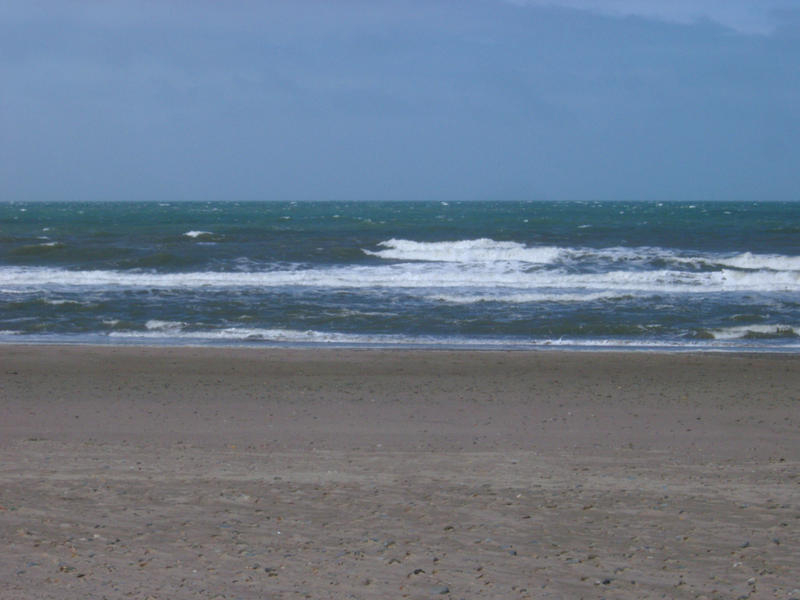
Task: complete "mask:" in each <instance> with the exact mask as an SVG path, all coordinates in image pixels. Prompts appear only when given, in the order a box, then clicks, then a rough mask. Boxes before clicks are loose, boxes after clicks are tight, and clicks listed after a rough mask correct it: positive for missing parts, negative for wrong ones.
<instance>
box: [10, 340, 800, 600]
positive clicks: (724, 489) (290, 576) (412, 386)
mask: <svg viewBox="0 0 800 600" xmlns="http://www.w3.org/2000/svg"><path fill="white" fill-rule="evenodd" d="M798 390H800V357H798V356H796V355H793V354H769V355H768V354H761V353H756V354H718V353H706V352H702V353H672V352H668V353H652V352H626V353H611V352H561V351H559V352H537V351H533V352H522V351H493V350H480V351H458V350H457V351H451V350H437V351H433V352H431V351H428V350H427V349H425V350H413V351H410V350H402V349H382V350H377V349H350V350H344V349H337V348H303V349H267V348H258V349H253V348H229V347H211V348H210V347H185V346H181V347H164V346H155V347H143V346H103V345H99V346H77V345H76V346H63V345H54V346H45V345H0V407H2V411H3V417H4V418H3V419H2V422H0V450H1V451H2V453H3V457H4V460H3V462H2V465H0V536H2V538H3V539H4V540H7V544H6V547H5V548H4V550H3V551H2V552H0V580H2V581H4V582H6V586H7V590H6V591H5V592H4V594H6V595H5V596H4V598H6V597H8V598H9V600H33V599H34V598H36V599H37V600H38V599H42V598H53V599H55V598H58V599H59V600H73V599H75V600H77V599H78V598H86V597H102V596H104V595H105V596H107V597H122V596H125V595H131V596H134V597H142V598H147V597H152V598H156V599H162V598H171V599H173V598H174V599H179V600H180V599H183V598H187V599H188V598H196V597H208V598H214V597H217V598H244V599H251V598H252V599H254V600H255V599H256V598H264V597H275V598H293V597H298V596H299V597H303V596H310V597H313V598H322V597H337V598H338V597H353V598H363V599H382V598H397V597H408V598H412V599H420V600H422V599H423V598H430V597H432V596H439V595H441V596H442V597H445V598H454V599H455V598H480V597H486V598H497V597H503V598H536V599H538V598H563V597H581V596H583V597H599V596H607V597H615V598H622V599H631V600H632V599H634V598H642V597H661V596H665V597H671V598H687V599H689V598H692V599H697V598H703V597H705V598H708V599H712V598H720V599H721V598H730V597H734V598H738V597H743V596H747V595H750V596H751V597H777V598H790V597H794V596H796V595H798V594H800V591H798V588H800V583H798V581H797V578H796V565H797V564H798V563H800V527H798V526H797V524H798V523H800V502H798V500H797V498H798V495H797V490H798V485H800V392H798ZM445 589H446V590H447V591H446V592H444V590H445Z"/></svg>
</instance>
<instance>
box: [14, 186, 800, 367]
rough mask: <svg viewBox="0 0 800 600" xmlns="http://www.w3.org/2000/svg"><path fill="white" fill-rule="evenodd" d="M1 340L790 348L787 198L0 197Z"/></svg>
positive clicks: (797, 247) (794, 275)
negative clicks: (243, 200)
mask: <svg viewBox="0 0 800 600" xmlns="http://www.w3.org/2000/svg"><path fill="white" fill-rule="evenodd" d="M0 343H26V344H28V343H48V344H51V343H55V344H75V343H81V344H85V343H88V344H115V345H122V344H125V345H128V344H141V345H202V346H220V345H223V346H254V347H305V346H312V347H380V348H456V349H458V348H469V349H510V350H513V349H572V350H620V349H621V350H639V351H653V350H661V351H664V350H666V351H746V352H798V351H800V203H772V202H747V203H745V202H696V203H685V202H663V203H662V202H659V203H655V202H507V201H503V202H296V203H295V202H248V203H238V202H202V203H191V202H161V203H156V202H150V203H129V202H126V203H122V202H95V203H88V202H86V203H84V202H62V203H34V202H30V203H24V202H13V203H8V202H7V203H0Z"/></svg>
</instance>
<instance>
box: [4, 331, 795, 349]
mask: <svg viewBox="0 0 800 600" xmlns="http://www.w3.org/2000/svg"><path fill="white" fill-rule="evenodd" d="M8 333H10V334H13V333H15V332H8ZM108 337H111V338H115V339H121V340H129V341H132V342H135V341H137V340H139V341H143V340H152V341H155V340H164V339H170V340H175V341H176V342H185V343H204V342H222V343H236V342H241V343H253V342H256V343H263V344H312V345H328V344H330V345H345V346H348V345H349V346H364V345H372V346H384V347H391V346H406V347H408V346H415V347H426V346H436V347H472V348H548V347H553V348H565V347H572V348H586V349H594V350H598V349H604V348H606V349H614V348H632V349H671V350H677V351H680V350H734V351H740V350H741V349H742V348H743V346H742V345H741V341H740V340H739V341H737V339H736V338H727V339H711V340H691V341H687V340H656V339H641V338H627V339H611V338H565V337H559V338H530V339H522V338H513V339H508V338H487V337H482V338H471V337H455V336H453V337H439V336H413V335H391V334H351V333H342V332H325V331H314V330H306V331H301V330H292V329H262V328H244V327H231V328H226V329H219V330H210V331H174V332H166V331H113V332H110V333H109V334H108ZM741 337H742V336H740V338H741ZM748 347H751V348H752V349H754V350H757V349H759V348H760V347H761V346H760V345H759V344H758V341H757V340H754V343H753V344H752V346H748ZM781 347H782V348H784V349H787V350H790V349H794V348H797V347H800V344H793V343H789V344H785V345H782V346H781Z"/></svg>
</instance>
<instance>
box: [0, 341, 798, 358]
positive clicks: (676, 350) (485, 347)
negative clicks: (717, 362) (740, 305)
mask: <svg viewBox="0 0 800 600" xmlns="http://www.w3.org/2000/svg"><path fill="white" fill-rule="evenodd" d="M15 346H19V347H25V346H33V347H89V348H174V349H179V348H206V349H209V350H222V351H224V350H226V349H237V350H252V351H270V352H272V351H276V352H281V351H294V350H308V351H310V352H313V351H317V350H323V351H324V350H331V351H339V350H345V351H397V352H428V351H431V352H465V353H470V352H520V353H540V352H556V353H558V352H564V353H574V354H585V353H611V354H641V353H644V354H701V355H702V354H718V355H754V356H763V355H777V356H793V355H794V356H800V345H799V346H791V347H785V348H782V347H780V346H765V347H763V348H758V347H753V346H747V347H733V346H727V347H726V346H712V345H709V346H707V347H702V346H699V345H688V344H687V345H677V344H676V345H669V344H663V345H662V344H642V345H633V344H631V345H626V344H616V345H614V344H585V345H584V344H563V345H560V344H550V343H543V344H530V345H524V344H519V345H513V344H511V345H503V344H464V345H458V344H450V345H448V344H439V343H431V344H424V343H420V344H377V343H376V344H372V343H366V342H365V343H363V344H357V343H347V342H318V343H315V342H305V343H304V342H286V343H271V342H246V341H242V342H239V343H229V342H217V343H203V342H197V343H194V342H180V343H176V342H170V343H149V342H140V341H132V342H119V341H108V342H96V341H80V340H66V341H61V342H57V341H53V340H42V341H30V340H26V341H16V340H14V341H5V340H0V348H3V347H15Z"/></svg>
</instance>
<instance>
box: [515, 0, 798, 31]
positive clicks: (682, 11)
mask: <svg viewBox="0 0 800 600" xmlns="http://www.w3.org/2000/svg"><path fill="white" fill-rule="evenodd" d="M508 1H509V2H511V3H513V4H518V5H522V6H554V7H562V8H569V9H574V10H582V11H588V12H593V13H597V14H602V15H609V16H614V17H640V18H644V19H651V20H656V21H664V22H667V23H678V24H682V25H692V24H695V23H698V22H701V21H711V22H713V23H717V24H719V25H721V26H723V27H726V28H728V29H730V30H732V31H736V32H738V33H743V34H749V35H769V34H771V33H772V32H774V31H775V29H776V28H777V27H778V25H779V15H780V12H781V11H784V10H791V9H793V8H797V3H796V0H508Z"/></svg>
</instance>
